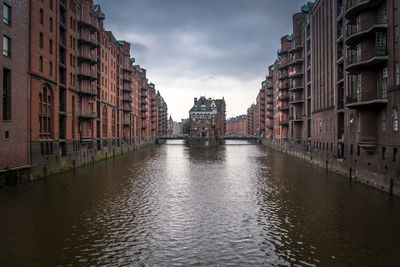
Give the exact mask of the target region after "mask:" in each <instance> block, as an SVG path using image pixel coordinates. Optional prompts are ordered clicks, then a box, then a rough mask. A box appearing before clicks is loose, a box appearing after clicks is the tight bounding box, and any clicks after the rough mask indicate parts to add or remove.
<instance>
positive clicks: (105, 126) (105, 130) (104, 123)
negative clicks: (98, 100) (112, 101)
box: [103, 106, 107, 137]
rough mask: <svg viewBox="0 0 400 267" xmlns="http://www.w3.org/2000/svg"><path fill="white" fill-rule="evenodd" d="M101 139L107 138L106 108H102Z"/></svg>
mask: <svg viewBox="0 0 400 267" xmlns="http://www.w3.org/2000/svg"><path fill="white" fill-rule="evenodd" d="M103 137H107V107H106V106H104V107H103Z"/></svg>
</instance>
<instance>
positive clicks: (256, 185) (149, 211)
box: [0, 141, 400, 266]
mask: <svg viewBox="0 0 400 267" xmlns="http://www.w3.org/2000/svg"><path fill="white" fill-rule="evenodd" d="M0 218H1V220H0V228H1V231H0V240H1V242H0V266H14V265H29V266H47V265H70V266H77V265H78V266H79V265H109V266H116V265H125V264H149V265H154V264H159V265H168V266H171V265H188V264H197V265H215V264H217V265H227V264H233V265H241V266H245V265H246V266H248V265H311V266H337V265H347V266H399V265H400V253H399V252H398V249H399V248H400V230H399V226H400V205H399V201H398V199H393V198H391V197H389V196H388V195H386V194H382V193H380V192H378V191H376V190H375V189H372V188H368V187H365V186H363V185H360V184H353V183H351V182H349V181H348V180H346V179H345V178H343V177H340V176H337V175H335V174H332V173H327V172H325V171H324V170H323V169H320V168H318V167H314V166H311V165H309V164H308V163H305V162H304V161H301V160H298V159H295V158H292V157H290V156H287V155H284V154H281V153H279V152H276V151H272V150H269V149H267V148H265V147H263V146H257V145H249V144H247V143H246V142H244V141H243V142H242V141H227V144H226V145H225V146H220V147H218V148H211V149H204V150H202V149H192V150H191V149H188V148H186V147H185V146H183V144H182V141H168V143H167V144H165V145H161V146H157V147H153V148H149V149H146V150H141V151H137V152H134V153H130V154H126V155H123V156H121V157H118V158H115V159H111V160H108V161H104V162H101V163H98V164H95V165H92V166H88V167H83V168H79V169H76V170H73V171H70V172H67V173H64V174H61V175H58V176H55V177H49V178H47V179H43V180H40V181H37V182H33V183H31V184H28V185H25V186H19V187H15V188H9V189H3V190H1V191H0Z"/></svg>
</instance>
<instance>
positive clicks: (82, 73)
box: [77, 68, 97, 81]
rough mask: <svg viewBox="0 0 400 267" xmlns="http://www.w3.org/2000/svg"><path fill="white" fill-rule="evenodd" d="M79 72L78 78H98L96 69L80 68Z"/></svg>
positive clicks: (92, 79)
mask: <svg viewBox="0 0 400 267" xmlns="http://www.w3.org/2000/svg"><path fill="white" fill-rule="evenodd" d="M77 74H78V79H87V80H90V81H95V80H97V73H96V71H90V70H82V69H79V68H78V71H77Z"/></svg>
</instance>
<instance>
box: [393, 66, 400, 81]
mask: <svg viewBox="0 0 400 267" xmlns="http://www.w3.org/2000/svg"><path fill="white" fill-rule="evenodd" d="M394 69H395V70H394V71H395V72H394V75H395V76H394V79H395V80H394V83H395V85H400V71H399V62H396V63H395V65H394Z"/></svg>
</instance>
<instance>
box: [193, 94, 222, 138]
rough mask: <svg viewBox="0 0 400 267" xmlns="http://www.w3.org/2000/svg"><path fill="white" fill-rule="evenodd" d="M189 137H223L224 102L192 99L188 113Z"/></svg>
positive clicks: (203, 98) (201, 98) (220, 100)
mask: <svg viewBox="0 0 400 267" xmlns="http://www.w3.org/2000/svg"><path fill="white" fill-rule="evenodd" d="M189 119H190V132H189V135H190V137H209V138H216V137H218V136H223V135H225V129H226V125H225V100H224V99H217V100H215V99H211V98H208V99H207V98H205V97H204V96H202V97H200V99H197V98H194V105H193V107H192V108H191V109H190V111H189Z"/></svg>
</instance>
